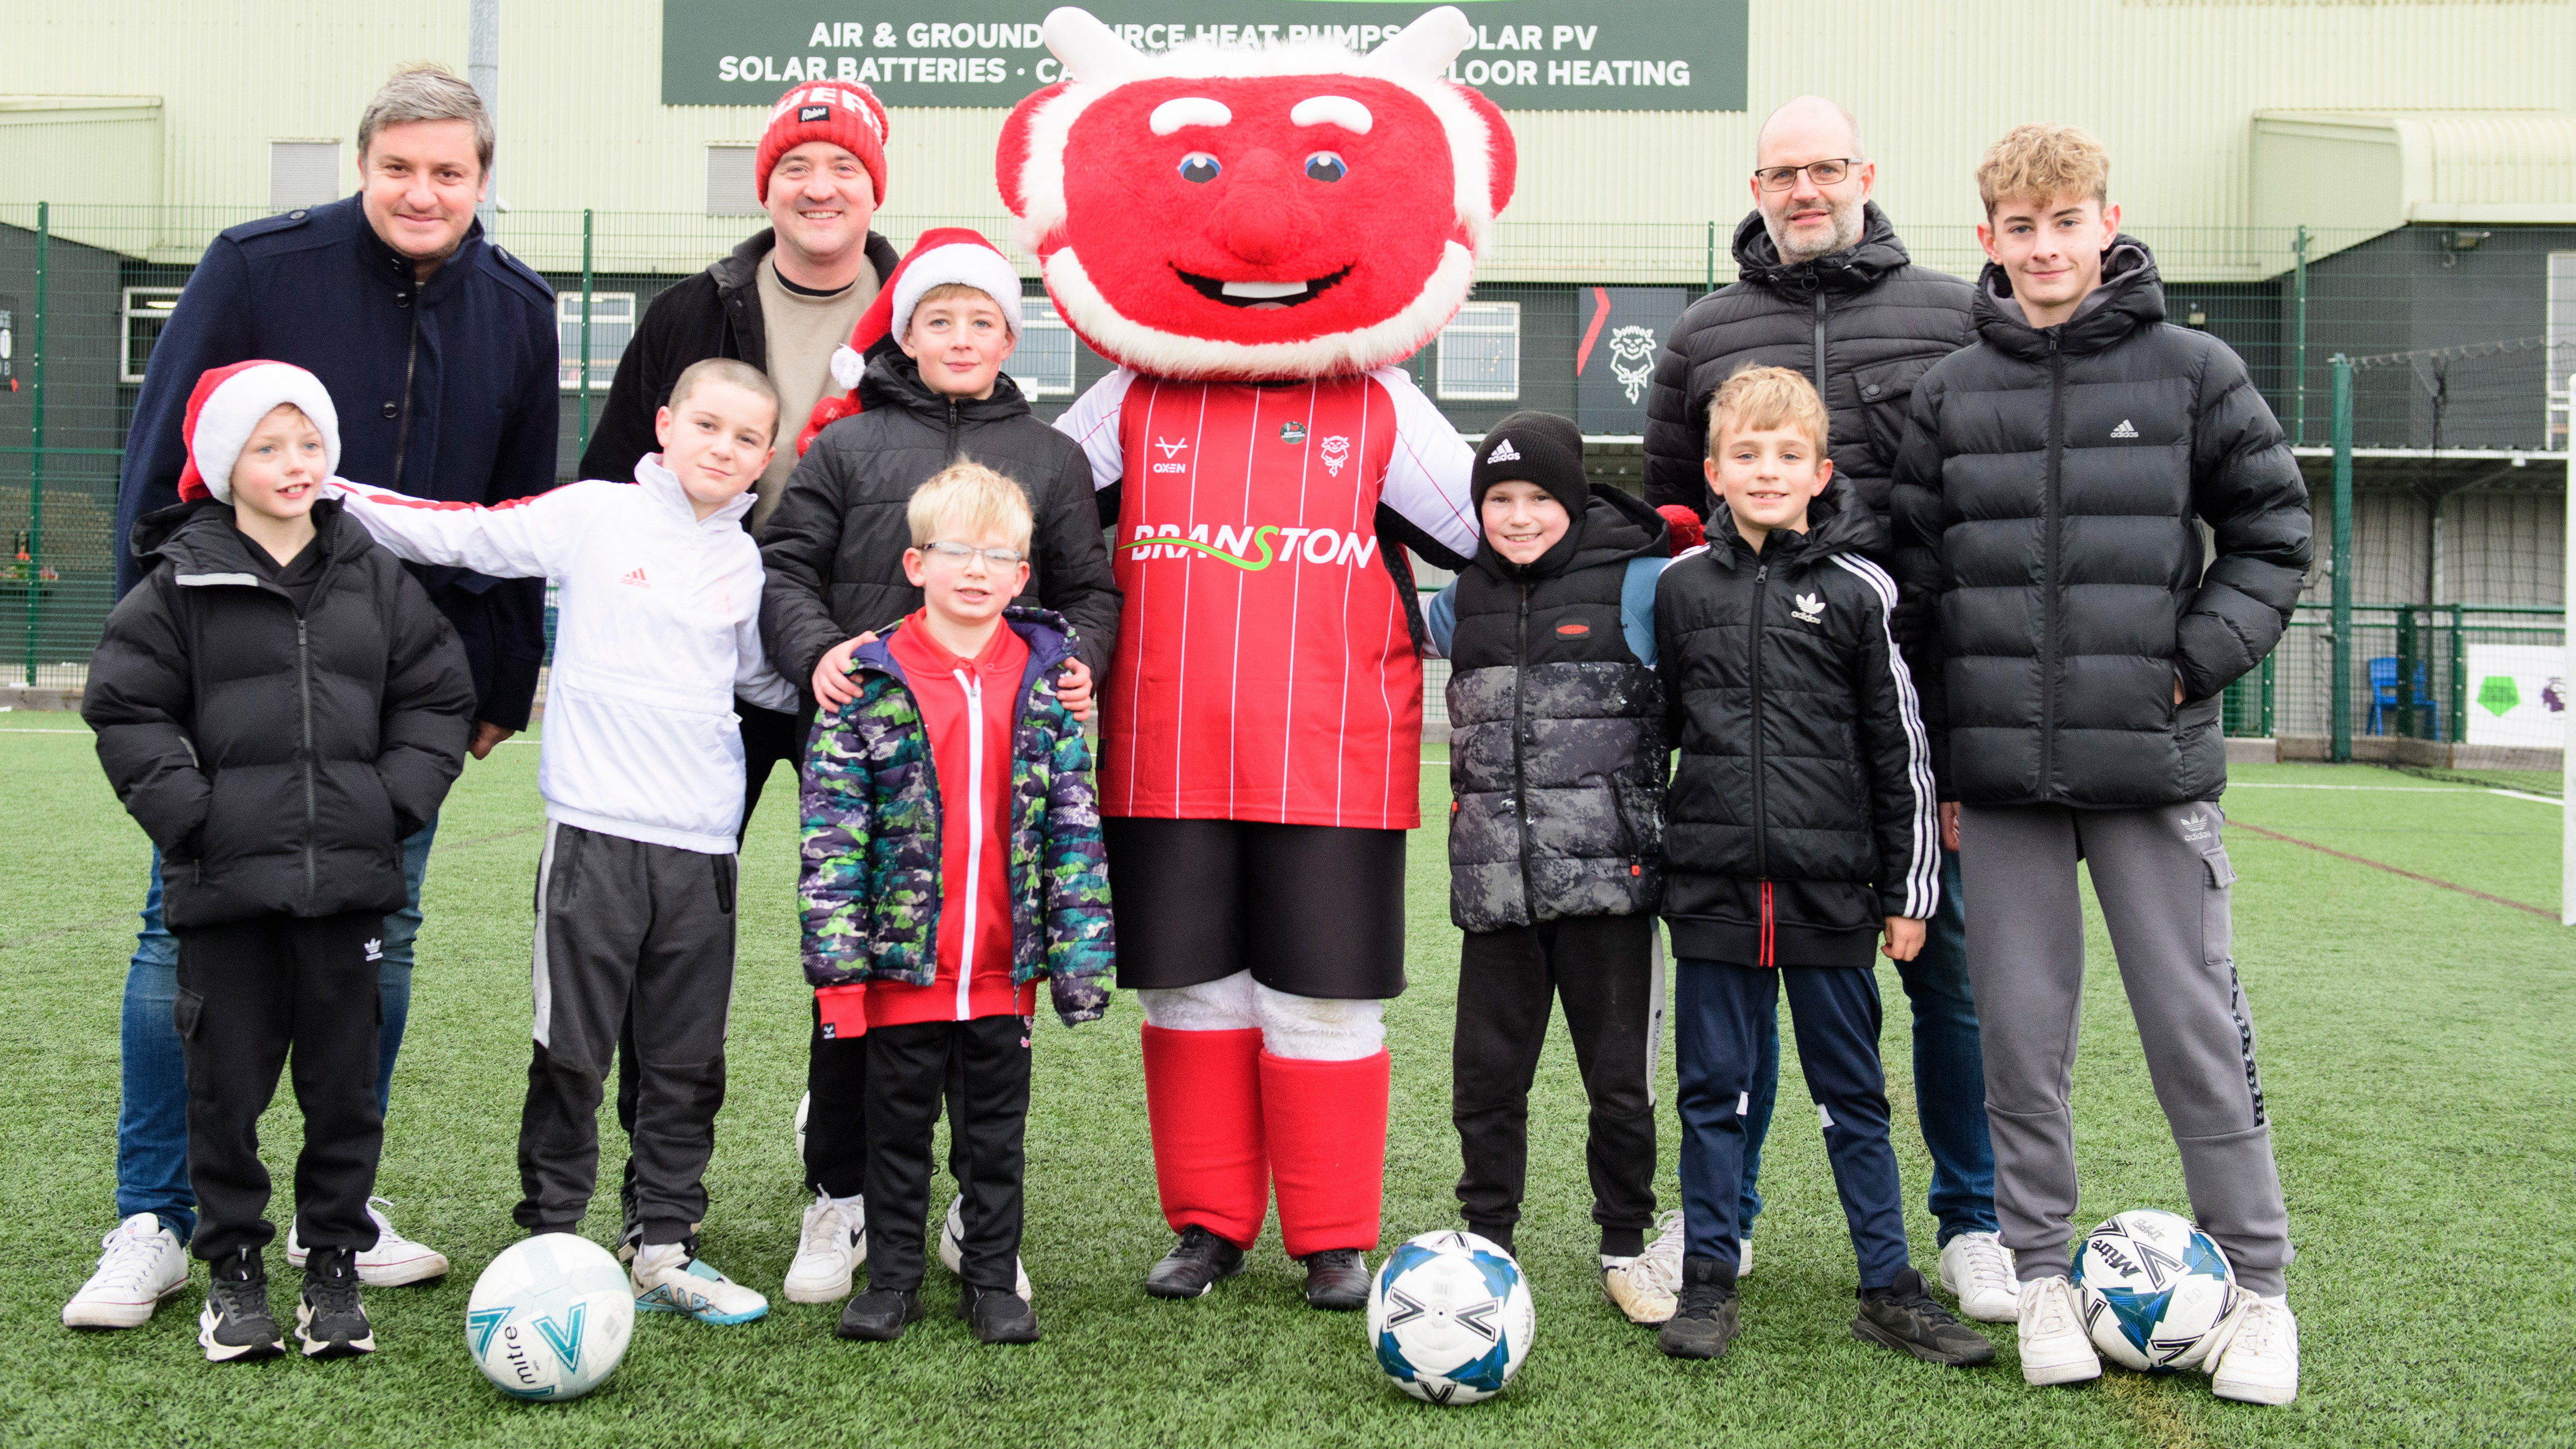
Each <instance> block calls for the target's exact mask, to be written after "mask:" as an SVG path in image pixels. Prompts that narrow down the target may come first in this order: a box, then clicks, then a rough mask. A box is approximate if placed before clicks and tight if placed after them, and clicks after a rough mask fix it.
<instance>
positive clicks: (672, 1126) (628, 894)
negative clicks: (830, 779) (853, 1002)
mask: <svg viewBox="0 0 2576 1449" xmlns="http://www.w3.org/2000/svg"><path fill="white" fill-rule="evenodd" d="M738 871H739V862H738V861H737V860H736V859H735V857H733V856H730V855H709V854H707V853H705V852H703V851H695V850H681V849H678V848H676V847H673V846H668V845H649V844H646V843H644V842H643V841H638V840H628V839H626V838H624V837H623V836H616V835H605V834H602V833H600V832H598V831H594V830H584V829H582V828H581V827H579V826H575V825H566V824H564V823H563V822H561V821H549V822H547V825H546V847H545V854H544V856H543V857H542V858H541V860H540V862H539V864H538V866H537V930H536V937H537V944H536V960H535V968H534V986H535V992H536V1030H535V1036H536V1044H535V1050H534V1053H533V1054H532V1056H531V1058H530V1060H529V1063H528V1098H527V1104H526V1106H525V1107H524V1108H523V1109H522V1111H521V1113H520V1117H519V1187H520V1191H521V1193H522V1196H521V1198H520V1201H519V1205H518V1207H517V1209H516V1210H515V1211H513V1212H512V1213H511V1217H512V1218H513V1219H514V1220H515V1221H516V1222H517V1223H518V1224H519V1226H521V1227H523V1228H526V1229H528V1230H529V1231H531V1232H540V1233H550V1232H571V1231H573V1230H574V1226H575V1225H576V1224H578V1223H579V1222H580V1221H581V1218H582V1214H583V1213H584V1212H586V1211H588V1209H589V1206H590V1195H591V1190H592V1189H593V1188H594V1187H595V1186H596V1185H597V1183H598V1178H599V1125H598V1118H599V1098H600V1086H601V1084H602V1083H603V1082H605V1081H606V1080H607V1077H608V1068H609V1059H610V1056H611V1054H612V1053H613V1051H614V1050H615V1048H616V1046H617V1044H618V1039H619V1031H620V1026H621V1024H624V1025H625V1026H627V1027H629V1028H631V1031H632V1036H633V1047H632V1050H631V1051H630V1052H629V1053H628V1060H629V1061H630V1062H631V1063H632V1064H633V1069H634V1076H635V1080H636V1095H635V1105H634V1107H633V1109H632V1110H631V1112H630V1111H629V1110H628V1109H627V1108H626V1104H625V1102H624V1101H623V1100H622V1099H623V1096H624V1094H623V1092H622V1091H621V1093H620V1097H621V1101H620V1103H619V1109H620V1110H619V1113H618V1116H619V1120H620V1121H621V1122H622V1123H625V1124H626V1126H627V1133H628V1138H629V1154H630V1155H629V1157H628V1159H627V1171H628V1177H629V1180H630V1182H631V1184H632V1196H631V1205H630V1208H629V1216H630V1218H631V1220H633V1221H636V1222H640V1223H641V1224H642V1225H643V1228H644V1241H645V1242H647V1243H676V1242H681V1241H683V1240H685V1239H686V1238H687V1237H688V1236H689V1233H690V1230H691V1225H692V1224H695V1223H697V1222H699V1221H701V1220H702V1219H704V1218H705V1217H706V1213H707V1192H706V1185H705V1183H704V1181H703V1178H704V1176H705V1173H706V1168H707V1160H708V1158H710V1157H711V1156H713V1155H714V1152H715V1121H716V1111H717V1109H718V1108H720V1107H722V1106H723V1105H724V1091H725V1059H724V1036H725V1021H726V1017H727V1015H728V1014H729V1013H730V1011H731V1009H732V1005H733V951H734V887H735V883H736V881H737V878H738Z"/></svg>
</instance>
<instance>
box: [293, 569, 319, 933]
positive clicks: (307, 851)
mask: <svg viewBox="0 0 2576 1449" xmlns="http://www.w3.org/2000/svg"><path fill="white" fill-rule="evenodd" d="M295 682H296V686H297V688H298V689H300V690H301V691H302V692H303V695H304V750H303V754H304V895H305V899H307V900H308V901H309V900H311V899H312V898H313V896H314V895H316V894H317V893H319V892H320V890H321V884H320V881H319V880H318V878H317V877H316V875H315V872H314V868H313V837H314V835H315V834H317V833H318V832H319V831H320V829H321V821H320V813H319V811H317V810H316V808H315V807H314V803H313V640H312V632H311V630H310V629H309V628H308V627H307V626H306V624H305V620H304V615H303V614H301V613H298V614H297V615H296V616H295Z"/></svg>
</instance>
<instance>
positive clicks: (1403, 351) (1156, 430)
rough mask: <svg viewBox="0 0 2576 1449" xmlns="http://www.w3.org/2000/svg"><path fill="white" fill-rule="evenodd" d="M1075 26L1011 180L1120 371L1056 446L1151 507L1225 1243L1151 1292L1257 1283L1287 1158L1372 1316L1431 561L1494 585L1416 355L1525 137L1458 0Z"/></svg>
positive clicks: (1186, 938) (1177, 1120) (1156, 861)
mask: <svg viewBox="0 0 2576 1449" xmlns="http://www.w3.org/2000/svg"><path fill="white" fill-rule="evenodd" d="M1044 35H1045V38H1046V43H1047V46H1048V48H1049V49H1050V50H1052V51H1053V52H1054V53H1055V56H1056V58H1057V59H1058V60H1059V61H1060V62H1062V64H1063V74H1064V77H1065V78H1064V79H1063V80H1062V81H1059V82H1058V83H1056V84H1054V85H1052V86H1049V87H1047V88H1046V89H1044V90H1042V91H1039V92H1037V93H1036V94H1034V95H1032V96H1030V97H1029V98H1028V99H1027V100H1025V101H1022V102H1021V103H1020V104H1019V106H1018V107H1017V108H1016V109H1014V110H1013V111H1012V113H1011V116H1010V119H1009V120H1008V121H1007V122H1006V123H1005V125H1004V127H1003V132H1002V142H1001V149H1000V155H999V158H998V162H997V171H998V177H999V181H1000V183H1001V190H1002V196H1003V199H1004V201H1005V202H1007V203H1008V205H1009V206H1010V209H1011V212H1012V214H1013V215H1014V216H1015V217H1016V218H1018V221H1017V224H1016V225H1015V226H1014V228H1013V237H1014V239H1015V240H1016V241H1017V243H1018V244H1019V246H1020V247H1021V249H1022V250H1024V251H1027V252H1029V253H1031V254H1033V255H1035V256H1036V257H1037V258H1038V261H1039V265H1040V268H1041V270H1042V271H1043V273H1044V276H1045V278H1046V287H1047V293H1048V295H1049V296H1050V297H1051V298H1053V299H1054V302H1055V306H1056V311H1057V314H1058V315H1059V316H1061V317H1062V318H1063V319H1064V320H1065V322H1066V324H1067V325H1068V326H1070V327H1071V328H1072V329H1073V330H1074V332H1076V333H1077V334H1079V335H1080V336H1081V338H1082V339H1083V341H1084V342H1086V343H1088V344H1089V345H1090V346H1091V348H1092V349H1093V350H1094V351H1096V352H1098V353H1100V354H1101V355H1102V356H1104V357H1107V358H1109V359H1110V360H1111V361H1113V362H1115V363H1117V364H1118V365H1119V366H1118V370H1117V371H1115V372H1113V373H1111V374H1110V375H1109V376H1107V377H1105V378H1103V379H1101V381H1100V382H1099V383H1098V384H1096V385H1095V386H1093V387H1092V388H1091V389H1090V390H1089V391H1088V392H1086V393H1085V394H1084V395H1083V396H1082V397H1081V398H1080V399H1079V400H1077V401H1076V402H1075V404H1074V405H1073V407H1072V408H1071V409H1070V410H1068V411H1067V412H1066V413H1065V415H1064V416H1063V417H1062V418H1060V419H1058V420H1057V423H1056V426H1057V427H1058V428H1059V429H1060V430H1062V431H1063V432H1064V433H1066V434H1067V435H1068V436H1070V437H1071V438H1073V439H1074V440H1075V441H1076V442H1077V443H1078V444H1079V445H1080V446H1081V447H1082V450H1083V452H1084V454H1085V456H1086V457H1087V458H1088V459H1089V460H1090V463H1091V472H1092V478H1093V481H1094V483H1095V484H1096V485H1097V486H1098V487H1100V488H1101V489H1102V490H1104V493H1105V494H1106V495H1107V496H1106V497H1105V498H1104V505H1105V508H1106V510H1107V511H1111V512H1114V514H1115V516H1116V518H1117V525H1116V529H1115V533H1114V538H1115V540H1116V546H1115V548H1114V549H1113V551H1112V558H1111V567H1112V569H1113V571H1114V572H1115V574H1116V576H1117V579H1118V582H1119V585H1120V587H1121V588H1122V590H1123V591H1124V594H1125V600H1126V602H1125V606H1124V609H1123V611H1122V614H1121V617H1120V620H1119V631H1118V649H1117V656H1116V658H1117V662H1116V665H1115V667H1114V668H1113V669H1112V671H1111V672H1110V674H1109V676H1108V677H1107V678H1106V679H1104V680H1103V681H1102V682H1101V688H1100V695H1101V701H1102V706H1103V709H1102V715H1103V720H1104V733H1103V735H1102V739H1101V746H1100V751H1099V755H1098V758H1099V761H1100V813H1101V817H1102V826H1103V830H1104V833H1105V835H1106V837H1107V843H1108V852H1109V874H1110V893H1111V896H1112V898H1113V900H1114V901H1115V902H1116V908H1117V913H1118V980H1119V984H1120V985H1121V986H1125V987H1128V988H1130V989H1133V990H1135V991H1137V992H1138V994H1139V999H1140V1001H1141V1002H1142V1004H1143V1006H1144V1009H1145V1018H1146V1021H1147V1023H1148V1025H1147V1027H1146V1036H1145V1061H1146V1098H1147V1115H1148V1118H1149V1120H1150V1121H1151V1122H1152V1124H1153V1139H1154V1159H1155V1177H1156V1181H1157V1183H1158V1184H1159V1185H1160V1187H1161V1190H1162V1195H1163V1206H1164V1212H1165V1216H1166V1217H1167V1219H1169V1221H1170V1222H1171V1223H1172V1225H1173V1227H1174V1229H1175V1230H1176V1231H1178V1230H1181V1229H1184V1228H1188V1227H1201V1228H1205V1229H1206V1230H1207V1232H1208V1233H1213V1234H1216V1235H1217V1237H1218V1238H1222V1239H1223V1240H1224V1241H1223V1242H1222V1243H1219V1242H1216V1241H1214V1240H1211V1239H1209V1238H1207V1237H1206V1235H1205V1234H1191V1233H1188V1232H1183V1233H1182V1236H1181V1241H1180V1242H1179V1243H1178V1244H1177V1245H1176V1246H1175V1247H1174V1248H1173V1250H1172V1252H1171V1253H1170V1254H1168V1255H1167V1256H1166V1257H1165V1258H1164V1259H1163V1261H1162V1262H1160V1263H1158V1264H1156V1265H1155V1266H1154V1269H1153V1270H1152V1271H1151V1272H1149V1273H1148V1274H1147V1275H1146V1288H1147V1290H1148V1291H1149V1292H1152V1293H1155V1294H1157V1295H1160V1296H1164V1297H1173V1298H1183V1297H1195V1296H1197V1295H1198V1294H1200V1293H1204V1292H1206V1291H1208V1289H1209V1288H1210V1287H1211V1286H1212V1285H1213V1284H1214V1283H1215V1282H1216V1281H1217V1280H1218V1279H1220V1278H1224V1277H1227V1276H1230V1275H1231V1274H1233V1273H1235V1272H1238V1271H1240V1270H1241V1266H1242V1256H1241V1252H1240V1247H1241V1245H1242V1244H1244V1243H1248V1242H1249V1241H1251V1239H1252V1238H1253V1236H1254V1235H1255V1234H1256V1233H1257V1232H1258V1230H1259V1226H1260V1223H1261V1219H1262V1216H1263V1212H1264V1206H1265V1204H1264V1202H1263V1199H1264V1198H1265V1197H1266V1196H1267V1191H1266V1187H1265V1185H1263V1184H1261V1182H1260V1174H1261V1171H1262V1166H1263V1164H1264V1163H1265V1161H1266V1163H1267V1167H1268V1171H1269V1173H1270V1174H1271V1175H1272V1176H1274V1177H1275V1178H1276V1181H1277V1187H1278V1195H1279V1215H1280V1225H1281V1230H1282V1235H1283V1237H1284V1238H1285V1239H1286V1244H1287V1248H1288V1251H1289V1252H1290V1253H1292V1254H1296V1255H1298V1256H1301V1257H1303V1258H1305V1259H1306V1268H1307V1283H1306V1297H1307V1301H1308V1302H1309V1303H1311V1304H1313V1305H1315V1306H1316V1307H1319V1308H1356V1307H1359V1306H1361V1304H1362V1302H1363V1301H1364V1299H1365V1296H1366V1291H1367V1273H1366V1270H1365V1265H1364V1263H1363V1262H1362V1260H1361V1259H1360V1258H1359V1254H1360V1253H1361V1252H1364V1251H1366V1250H1367V1249H1369V1248H1371V1247H1374V1246H1375V1245H1376V1242H1377V1236H1378V1207H1379V1201H1380V1197H1381V1193H1382V1178H1383V1173H1384V1158H1385V1145H1386V1119H1387V1101H1386V1095H1387V1080H1388V1061H1387V1056H1386V1053H1385V1050H1384V1047H1383V1036H1384V1033H1383V1030H1382V1029H1381V1027H1380V1026H1379V1007H1380V1003H1381V1002H1382V1001H1384V999H1385V998H1388V997H1391V996H1394V995H1396V994H1397V993H1399V992H1401V991H1402V990H1403V989H1404V925H1403V922H1404V832H1405V831H1407V830H1410V829H1413V828H1414V827H1415V826H1417V825H1419V824H1420V823H1421V818H1422V817H1421V805H1420V801H1419V799H1418V798H1417V797H1418V791H1419V786H1420V781H1421V764H1422V752H1421V737H1422V663H1421V651H1422V649H1423V648H1424V645H1425V637H1426V636H1425V631H1424V630H1423V627H1422V622H1421V615H1420V610H1419V609H1418V607H1417V606H1416V600H1415V595H1414V587H1413V578H1412V573H1411V568H1410V565H1409V564H1408V562H1407V560H1406V550H1407V549H1408V548H1410V549H1411V550H1413V551H1414V552H1416V553H1419V554H1421V555H1422V556H1423V557H1425V558H1427V559H1430V560H1431V561H1433V562H1434V563H1438V564H1440V565H1443V566H1445V567H1453V568H1460V567H1464V566H1465V565H1466V563H1467V559H1468V556H1469V555H1471V554H1473V553H1474V552H1475V549H1476V543H1477V527H1476V520H1475V506H1474V504H1473V502H1472V500H1471V499H1470V497H1469V493H1468V481H1469V475H1470V474H1471V472H1472V471H1473V468H1474V463H1475V457H1474V454H1473V452H1472V450H1471V449H1470V448H1469V446H1468V444H1467V442H1466V441H1465V440H1464V439H1462V438H1461V437H1459V436H1458V432H1457V430H1456V429H1455V428H1454V427H1452V426H1451V425H1450V424H1449V422H1448V420H1447V419H1446V418H1444V417H1442V416H1441V414H1440V411H1439V410H1438V409H1437V408H1436V407H1434V406H1433V405H1432V404H1431V402H1430V400H1429V399H1427V398H1425V397H1424V396H1423V395H1422V393H1421V391H1420V389H1418V388H1417V387H1416V386H1415V385H1414V383H1413V380H1412V378H1411V377H1410V375H1409V374H1407V373H1406V372H1404V371H1403V370H1402V369H1401V368H1399V367H1397V366H1395V364H1397V363H1399V362H1401V361H1403V360H1404V359H1405V358H1407V357H1410V356H1412V355H1413V354H1414V353H1415V352H1416V351H1418V350H1419V349H1421V348H1422V347H1423V346H1424V345H1426V344H1428V343H1429V342H1430V341H1431V340H1432V339H1433V338H1434V337H1436V336H1437V335H1438V334H1439V332H1440V329H1441V328H1442V327H1443V326H1445V325H1447V323H1448V321H1449V319H1450V317H1452V316H1453V315H1455V313H1456V312H1457V309H1458V305H1459V303H1461V302H1463V301H1465V300H1466V297H1467V293H1468V289H1469V288H1470V286H1471V285H1472V284H1473V281H1474V273H1475V259H1476V257H1477V256H1479V255H1480V254H1482V253H1484V252H1485V251H1486V250H1488V249H1489V247H1490V246H1491V244H1492V240H1493V228H1494V217H1495V214H1496V213H1498V212H1500V211H1501V210H1502V209H1503V207H1504V205H1505V204H1506V203H1507V202H1508V201H1509V200H1510V198H1511V193H1512V178H1513V149H1512V138H1511V132H1510V130H1509V129H1508V128H1507V127H1506V126H1505V125H1504V124H1503V118H1502V115H1501V113H1500V112H1499V111H1497V110H1495V109H1494V107H1493V106H1492V105H1491V104H1490V103H1489V102H1487V101H1486V100H1485V99H1484V97H1482V96H1480V95H1478V94H1477V93H1476V92H1475V91H1473V90H1470V89H1469V88H1467V87H1465V86H1462V85H1458V84H1456V83H1454V82H1452V81H1450V80H1448V79H1447V78H1446V72H1447V70H1448V68H1449V66H1450V64H1451V62H1452V61H1453V60H1455V59H1456V57H1457V55H1458V53H1459V51H1460V50H1461V49H1463V48H1464V47H1466V46H1467V45H1470V44H1472V43H1473V42H1474V39H1475V29H1474V27H1473V26H1471V25H1469V24H1468V22H1467V19H1466V16H1465V15H1464V14H1462V13H1461V12H1460V11H1459V10H1457V9H1456V8H1455V7H1452V6H1443V7H1441V8H1438V9H1434V10H1431V11H1429V12H1427V13H1425V14H1424V15H1422V16H1421V17H1419V18H1418V19H1416V20H1415V21H1414V22H1413V23H1412V24H1410V25H1408V26H1406V27H1405V28H1404V29H1403V30H1402V31H1401V32H1400V33H1398V34H1396V35H1395V36H1393V37H1391V38H1390V39H1388V40H1387V41H1386V42H1385V43H1384V44H1382V45H1380V46H1378V48H1377V49H1375V50H1374V51H1371V52H1370V53H1368V54H1366V55H1360V54H1356V53H1354V52H1352V51H1349V50H1346V49H1343V48H1341V47H1340V46H1338V45H1334V44H1332V43H1330V42H1327V41H1322V40H1311V41H1296V42H1290V43H1286V44H1278V45H1264V46H1261V47H1258V48H1243V49H1234V48H1220V47H1218V46H1216V45H1214V44H1213V43H1210V44H1205V45H1202V44H1195V43H1193V44H1188V45H1183V46H1179V47H1176V48H1174V49H1172V50H1169V51H1164V52H1160V53H1157V54H1153V55H1147V54H1144V53H1141V52H1139V51H1138V50H1136V49H1135V48H1134V47H1133V46H1131V45H1129V44H1128V43H1127V42H1126V41H1125V40H1123V39H1121V38H1120V37H1119V35H1118V34H1117V33H1116V32H1115V31H1113V30H1111V29H1110V28H1109V27H1107V26H1104V25H1102V24H1101V23H1100V22H1099V21H1097V20H1095V19H1093V18H1092V17H1091V16H1090V15H1088V14H1085V13H1084V12H1082V11H1080V10H1076V9H1069V8H1068V9H1059V10H1057V11H1055V12H1053V13H1052V14H1050V15H1049V16H1048V17H1047V20H1046V24H1045V27H1044ZM1077 158H1078V161H1077ZM1191 1037H1203V1038H1207V1039H1208V1040H1203V1041H1202V1040H1188V1039H1187V1038H1191ZM1246 1043H1257V1046H1258V1053H1259V1054H1258V1056H1257V1058H1256V1057H1253V1056H1251V1055H1248V1054H1247V1053H1249V1052H1251V1051H1253V1050H1254V1048H1253V1047H1249V1046H1247V1045H1246ZM1247 1073H1249V1074H1250V1075H1249V1076H1247Z"/></svg>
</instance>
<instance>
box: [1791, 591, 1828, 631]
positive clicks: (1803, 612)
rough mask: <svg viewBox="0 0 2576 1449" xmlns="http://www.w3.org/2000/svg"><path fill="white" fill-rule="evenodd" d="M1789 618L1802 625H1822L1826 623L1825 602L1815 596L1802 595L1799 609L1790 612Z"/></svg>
mask: <svg viewBox="0 0 2576 1449" xmlns="http://www.w3.org/2000/svg"><path fill="white" fill-rule="evenodd" d="M1789 617H1790V618H1792V619H1795V620H1797V621H1798V622H1799V623H1801V624H1821V623H1823V622H1825V601H1824V600H1823V599H1821V598H1818V597H1817V596H1816V595H1814V594H1800V595H1799V596H1798V607H1796V608H1795V609H1792V610H1790V611H1789Z"/></svg>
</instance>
